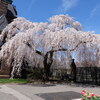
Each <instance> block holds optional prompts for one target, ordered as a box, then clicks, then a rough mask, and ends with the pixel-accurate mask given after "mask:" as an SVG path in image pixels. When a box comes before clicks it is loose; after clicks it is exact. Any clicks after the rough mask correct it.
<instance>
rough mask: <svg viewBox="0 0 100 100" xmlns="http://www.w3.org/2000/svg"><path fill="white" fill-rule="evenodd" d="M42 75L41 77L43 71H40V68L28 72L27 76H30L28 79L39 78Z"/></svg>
mask: <svg viewBox="0 0 100 100" xmlns="http://www.w3.org/2000/svg"><path fill="white" fill-rule="evenodd" d="M42 77H43V71H42V69H33V70H32V71H31V72H30V73H29V74H28V78H30V79H35V80H41V79H42Z"/></svg>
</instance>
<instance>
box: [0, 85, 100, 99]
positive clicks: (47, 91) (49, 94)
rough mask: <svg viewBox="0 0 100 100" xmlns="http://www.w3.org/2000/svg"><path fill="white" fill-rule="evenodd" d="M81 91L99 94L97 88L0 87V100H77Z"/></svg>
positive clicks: (68, 86)
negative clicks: (0, 99)
mask: <svg viewBox="0 0 100 100" xmlns="http://www.w3.org/2000/svg"><path fill="white" fill-rule="evenodd" d="M83 89H85V90H87V91H89V92H93V93H96V94H100V88H99V87H79V86H72V85H56V86H42V85H41V86H39V85H37V86H36V85H35V86H34V85H0V98H2V100H56V99H57V100H78V99H79V98H80V96H81V95H80V92H81V90H83Z"/></svg>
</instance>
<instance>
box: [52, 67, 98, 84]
mask: <svg viewBox="0 0 100 100" xmlns="http://www.w3.org/2000/svg"><path fill="white" fill-rule="evenodd" d="M51 72H52V74H51V76H52V79H57V80H66V81H69V82H70V81H73V79H72V75H71V74H68V70H67V69H53V70H51ZM76 82H78V83H85V84H86V83H88V84H96V85H100V67H77V68H76Z"/></svg>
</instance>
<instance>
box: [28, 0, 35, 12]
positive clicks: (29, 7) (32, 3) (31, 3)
mask: <svg viewBox="0 0 100 100" xmlns="http://www.w3.org/2000/svg"><path fill="white" fill-rule="evenodd" d="M35 1H36V0H31V2H30V4H29V6H28V8H27V11H30V10H31V9H32V7H33V5H34V3H35Z"/></svg>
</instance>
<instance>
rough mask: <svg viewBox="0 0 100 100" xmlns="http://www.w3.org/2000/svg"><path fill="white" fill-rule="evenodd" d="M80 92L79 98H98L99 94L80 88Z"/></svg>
mask: <svg viewBox="0 0 100 100" xmlns="http://www.w3.org/2000/svg"><path fill="white" fill-rule="evenodd" d="M81 94H82V98H81V100H100V95H96V94H93V93H89V92H87V91H85V90H82V92H81Z"/></svg>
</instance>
